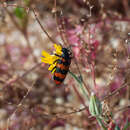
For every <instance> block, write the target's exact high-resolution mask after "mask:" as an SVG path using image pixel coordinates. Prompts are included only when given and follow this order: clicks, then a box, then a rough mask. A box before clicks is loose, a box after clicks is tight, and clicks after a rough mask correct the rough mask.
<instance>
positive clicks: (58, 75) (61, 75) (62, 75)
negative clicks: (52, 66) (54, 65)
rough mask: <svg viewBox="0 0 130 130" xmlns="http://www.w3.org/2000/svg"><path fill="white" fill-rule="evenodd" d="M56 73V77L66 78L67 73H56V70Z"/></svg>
mask: <svg viewBox="0 0 130 130" xmlns="http://www.w3.org/2000/svg"><path fill="white" fill-rule="evenodd" d="M54 75H55V76H56V77H58V78H60V79H64V78H65V76H66V75H64V74H61V73H56V72H55V73H54Z"/></svg>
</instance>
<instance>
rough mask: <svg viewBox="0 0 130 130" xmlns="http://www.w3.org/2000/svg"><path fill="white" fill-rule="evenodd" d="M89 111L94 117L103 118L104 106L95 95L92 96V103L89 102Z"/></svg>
mask: <svg viewBox="0 0 130 130" xmlns="http://www.w3.org/2000/svg"><path fill="white" fill-rule="evenodd" d="M89 111H90V113H91V115H92V116H95V117H101V116H102V105H101V102H100V101H99V99H98V98H97V97H96V95H94V93H92V94H91V97H90V102H89Z"/></svg>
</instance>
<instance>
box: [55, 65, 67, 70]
mask: <svg viewBox="0 0 130 130" xmlns="http://www.w3.org/2000/svg"><path fill="white" fill-rule="evenodd" d="M56 67H58V68H60V69H61V70H68V68H69V67H68V66H65V65H63V64H57V66H56Z"/></svg>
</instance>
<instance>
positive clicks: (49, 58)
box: [41, 44, 62, 73]
mask: <svg viewBox="0 0 130 130" xmlns="http://www.w3.org/2000/svg"><path fill="white" fill-rule="evenodd" d="M54 47H55V51H54V54H53V55H50V54H49V53H48V52H46V51H42V56H43V57H41V62H44V63H47V64H49V65H50V67H49V68H48V70H49V71H51V72H52V73H54V72H55V70H56V68H55V67H56V64H57V60H58V59H60V57H58V56H56V55H55V54H57V55H59V56H61V55H62V46H61V45H57V44H54Z"/></svg>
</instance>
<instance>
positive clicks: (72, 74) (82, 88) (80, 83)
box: [69, 71, 89, 99]
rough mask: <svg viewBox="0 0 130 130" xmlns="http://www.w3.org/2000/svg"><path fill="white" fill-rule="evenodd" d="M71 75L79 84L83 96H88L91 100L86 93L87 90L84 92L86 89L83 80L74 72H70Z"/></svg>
mask: <svg viewBox="0 0 130 130" xmlns="http://www.w3.org/2000/svg"><path fill="white" fill-rule="evenodd" d="M69 73H70V75H71V76H72V77H73V78H74V79H75V80H76V81H77V82H78V83H79V85H80V88H81V90H82V92H83V94H84V95H85V96H86V98H87V99H89V98H88V95H87V93H86V92H85V90H84V87H83V84H82V81H81V79H80V78H78V77H77V76H76V75H75V74H74V73H72V72H70V71H69Z"/></svg>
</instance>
